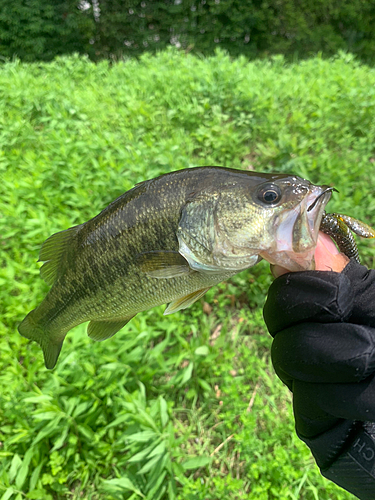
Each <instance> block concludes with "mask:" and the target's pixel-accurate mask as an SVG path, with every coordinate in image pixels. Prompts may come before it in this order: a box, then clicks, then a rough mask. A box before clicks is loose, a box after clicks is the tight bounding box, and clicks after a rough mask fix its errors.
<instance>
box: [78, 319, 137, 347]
mask: <svg viewBox="0 0 375 500" xmlns="http://www.w3.org/2000/svg"><path fill="white" fill-rule="evenodd" d="M132 318H134V316H130V318H124V319H122V320H120V321H90V323H89V326H88V327H87V335H88V336H89V337H90V338H92V339H93V340H96V341H97V342H101V341H102V340H106V339H109V338H110V337H113V335H115V333H117V332H118V331H119V330H121V328H123V327H124V326H125V325H126V323H128V322H129V321H130V320H131V319H132Z"/></svg>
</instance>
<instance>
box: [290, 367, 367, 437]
mask: <svg viewBox="0 0 375 500" xmlns="http://www.w3.org/2000/svg"><path fill="white" fill-rule="evenodd" d="M293 406H294V414H295V419H296V427H297V429H298V432H299V433H300V434H302V435H304V436H306V437H309V436H313V435H317V434H320V433H321V432H324V431H325V430H326V429H325V428H327V427H328V426H331V425H332V421H333V419H347V420H351V421H354V420H359V421H362V422H365V421H371V422H373V421H375V375H372V376H371V377H369V378H367V379H366V380H363V381H362V382H360V383H358V384H310V383H306V382H301V381H299V380H297V381H295V383H294V386H293Z"/></svg>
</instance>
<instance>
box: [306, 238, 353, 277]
mask: <svg viewBox="0 0 375 500" xmlns="http://www.w3.org/2000/svg"><path fill="white" fill-rule="evenodd" d="M314 259H315V270H316V271H335V272H338V273H339V272H341V271H342V270H343V269H344V267H345V266H346V265H347V264H348V262H349V258H348V257H347V256H346V255H344V254H342V253H340V252H339V251H338V249H337V248H336V245H335V244H334V243H333V241H332V239H331V238H330V237H329V236H328V235H327V234H324V233H322V232H321V231H319V236H318V242H317V245H316V249H315V254H314Z"/></svg>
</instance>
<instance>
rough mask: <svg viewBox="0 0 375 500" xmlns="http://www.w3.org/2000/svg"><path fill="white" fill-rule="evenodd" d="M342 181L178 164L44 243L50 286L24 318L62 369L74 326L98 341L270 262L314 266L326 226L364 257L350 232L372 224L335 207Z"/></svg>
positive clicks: (50, 363)
mask: <svg viewBox="0 0 375 500" xmlns="http://www.w3.org/2000/svg"><path fill="white" fill-rule="evenodd" d="M331 192H332V188H330V187H328V186H316V185H313V184H311V183H310V182H309V181H307V180H305V179H302V178H300V177H297V176H294V175H286V174H265V173H256V172H247V171H241V170H234V169H229V168H222V167H197V168H191V169H185V170H179V171H177V172H172V173H169V174H165V175H162V176H160V177H157V178H155V179H151V180H148V181H145V182H142V183H140V184H137V185H136V186H135V187H134V188H133V189H131V190H130V191H127V192H126V193H124V194H123V195H122V196H120V197H119V198H117V200H115V201H113V202H112V203H111V204H110V205H108V207H106V208H105V209H104V210H103V211H102V212H101V213H100V214H99V215H97V216H96V217H94V218H93V219H91V220H89V221H87V222H85V223H84V224H81V225H78V226H75V227H72V228H70V229H67V230H65V231H61V232H59V233H56V234H54V235H52V236H51V237H50V238H48V239H47V240H46V241H45V242H44V244H43V246H42V249H41V251H40V255H39V260H40V261H42V262H44V264H43V265H42V267H41V276H42V278H43V279H44V280H45V281H46V282H47V283H48V284H50V285H52V286H51V289H50V290H49V292H48V294H47V295H46V297H45V298H44V300H43V301H42V302H41V304H40V305H39V306H38V307H37V308H36V309H34V310H33V311H31V312H30V313H29V314H28V315H27V316H26V317H25V319H24V320H23V321H22V322H21V324H20V325H19V328H18V329H19V332H20V333H21V335H23V336H24V337H26V338H28V339H31V340H35V341H36V342H38V343H39V344H40V346H41V348H42V350H43V354H44V361H45V366H46V367H47V368H50V369H51V368H53V367H54V366H55V365H56V362H57V358H58V356H59V354H60V350H61V347H62V344H63V341H64V338H65V336H66V334H67V333H68V332H69V330H71V329H72V328H74V327H75V326H77V325H79V324H81V323H84V322H86V321H89V322H90V323H89V325H88V328H87V332H88V335H89V336H90V337H91V338H92V339H94V340H97V341H101V340H105V339H107V338H109V337H111V336H113V335H114V334H115V333H116V332H118V331H119V330H120V329H121V328H122V327H123V326H125V325H126V323H128V321H130V320H131V319H132V318H133V317H134V316H135V315H136V314H137V313H138V312H141V311H145V310H147V309H150V308H152V307H154V306H157V305H160V304H164V303H169V305H168V307H167V308H166V310H165V313H164V314H171V313H174V312H176V311H179V310H180V309H185V308H187V307H189V306H190V305H191V304H193V303H194V302H195V301H196V300H198V299H199V298H200V297H202V296H203V295H204V294H205V293H206V292H207V290H208V289H209V288H211V287H212V286H214V285H216V284H218V283H220V282H221V281H223V280H226V279H228V278H230V277H231V276H233V275H235V274H237V273H238V272H240V271H242V270H244V269H247V268H249V267H252V266H254V265H255V264H257V263H258V262H259V261H260V260H261V259H265V260H267V261H268V262H269V263H270V264H272V265H278V266H281V267H283V268H286V269H288V270H290V271H303V270H309V269H314V251H315V247H316V244H317V240H318V233H319V230H322V231H323V232H325V233H327V234H329V235H330V236H332V237H333V238H334V239H335V241H336V243H337V245H338V247H339V249H340V250H341V251H343V252H344V253H345V254H346V255H348V257H350V258H354V259H356V260H359V258H358V251H357V247H356V244H355V242H354V239H353V236H352V233H351V231H354V232H355V233H357V234H360V235H361V236H364V237H367V238H368V237H370V238H373V237H375V231H374V230H373V229H371V228H370V227H369V226H367V225H366V224H363V223H361V222H359V221H357V220H355V219H352V218H351V217H348V216H343V215H340V214H325V212H324V208H325V206H326V204H327V203H328V201H329V199H330V196H331Z"/></svg>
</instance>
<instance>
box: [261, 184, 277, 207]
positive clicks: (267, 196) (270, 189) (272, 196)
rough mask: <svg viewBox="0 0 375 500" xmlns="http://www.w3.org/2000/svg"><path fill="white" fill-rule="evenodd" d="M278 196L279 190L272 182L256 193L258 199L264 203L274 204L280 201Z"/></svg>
mask: <svg viewBox="0 0 375 500" xmlns="http://www.w3.org/2000/svg"><path fill="white" fill-rule="evenodd" d="M280 198H281V190H280V188H279V186H276V185H274V184H271V185H267V186H263V188H262V189H261V190H260V191H259V193H258V199H259V200H260V201H262V202H263V203H265V204H266V205H274V204H275V203H278V202H279V201H280Z"/></svg>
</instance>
